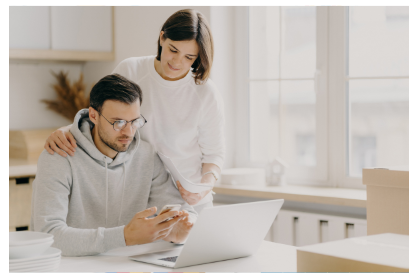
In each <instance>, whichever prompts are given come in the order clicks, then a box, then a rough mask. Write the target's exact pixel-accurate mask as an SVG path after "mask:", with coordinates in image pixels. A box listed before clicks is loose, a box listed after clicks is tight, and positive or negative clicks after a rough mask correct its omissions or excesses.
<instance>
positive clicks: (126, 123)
mask: <svg viewBox="0 0 420 278" xmlns="http://www.w3.org/2000/svg"><path fill="white" fill-rule="evenodd" d="M98 113H99V115H101V116H102V117H104V119H105V120H106V121H107V122H108V123H109V124H110V125H112V128H113V129H114V130H115V131H121V130H123V129H124V128H126V127H127V125H128V123H131V126H133V122H134V121H136V120H138V119H140V118H137V119H134V120H132V121H126V120H117V121H115V122H114V123H111V122H110V121H108V119H107V118H105V116H104V115H102V114H101V112H99V111H98ZM140 116H141V117H142V118H143V119H144V124H143V125H142V126H140V127H138V128H142V127H144V125H145V124H146V123H147V120H146V118H145V117H144V116H143V115H142V114H140ZM118 121H124V122H125V125H124V127H123V128H121V129H119V130H116V129H115V126H114V124H115V123H116V122H118Z"/></svg>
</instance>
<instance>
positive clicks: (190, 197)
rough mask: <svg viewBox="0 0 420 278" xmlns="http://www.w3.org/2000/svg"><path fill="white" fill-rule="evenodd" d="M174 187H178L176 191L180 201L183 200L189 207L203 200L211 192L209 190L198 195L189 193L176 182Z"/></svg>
mask: <svg viewBox="0 0 420 278" xmlns="http://www.w3.org/2000/svg"><path fill="white" fill-rule="evenodd" d="M176 185H177V186H178V190H179V193H180V194H181V197H182V199H184V200H185V201H186V202H187V203H188V204H189V205H191V206H193V205H195V204H197V203H198V202H200V200H201V199H203V198H204V197H205V196H206V195H207V194H209V193H210V191H211V189H209V190H206V191H202V192H200V193H191V192H189V191H187V190H185V188H184V187H182V185H181V183H180V182H179V181H177V182H176Z"/></svg>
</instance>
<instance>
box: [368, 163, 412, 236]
mask: <svg viewBox="0 0 420 278" xmlns="http://www.w3.org/2000/svg"><path fill="white" fill-rule="evenodd" d="M408 173H409V171H408V166H401V167H392V168H388V169H385V168H382V169H380V168H371V169H363V184H365V185H366V193H367V201H366V212H367V234H368V235H374V234H382V233H395V234H403V235H408V231H409V224H408V220H409V219H408V218H409V205H408V202H409V197H408V193H409V174H408Z"/></svg>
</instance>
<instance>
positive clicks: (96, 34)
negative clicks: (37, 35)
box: [51, 7, 113, 52]
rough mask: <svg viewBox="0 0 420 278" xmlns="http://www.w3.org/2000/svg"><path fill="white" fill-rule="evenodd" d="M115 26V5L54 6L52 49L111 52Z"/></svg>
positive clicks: (52, 14)
mask: <svg viewBox="0 0 420 278" xmlns="http://www.w3.org/2000/svg"><path fill="white" fill-rule="evenodd" d="M112 25H113V20H112V7H51V45H52V49H53V50H76V51H103V52H112V50H113V49H112V48H113V43H112V41H113V35H112V30H113V26H112Z"/></svg>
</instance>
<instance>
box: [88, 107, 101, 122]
mask: <svg viewBox="0 0 420 278" xmlns="http://www.w3.org/2000/svg"><path fill="white" fill-rule="evenodd" d="M89 120H90V121H91V122H92V123H94V124H95V125H96V124H97V122H98V120H99V113H98V111H96V110H95V109H93V108H92V107H89Z"/></svg>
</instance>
